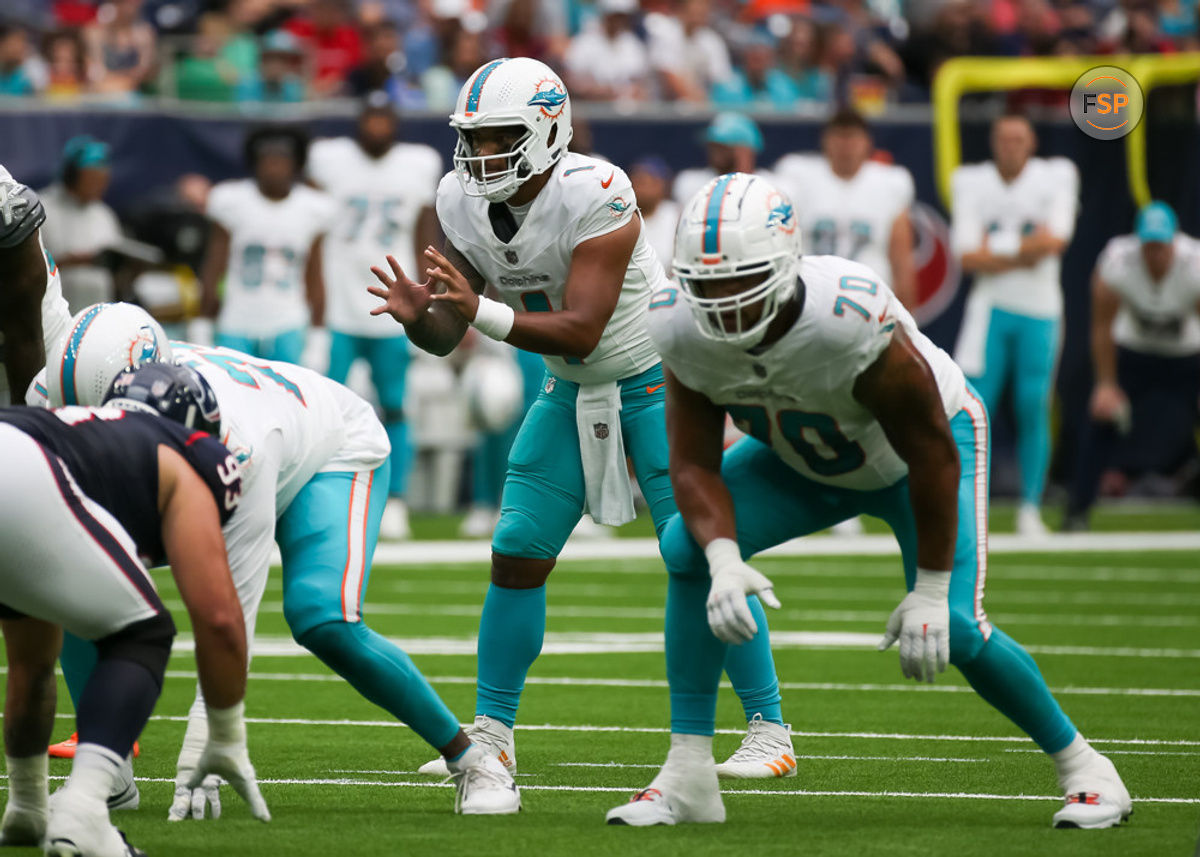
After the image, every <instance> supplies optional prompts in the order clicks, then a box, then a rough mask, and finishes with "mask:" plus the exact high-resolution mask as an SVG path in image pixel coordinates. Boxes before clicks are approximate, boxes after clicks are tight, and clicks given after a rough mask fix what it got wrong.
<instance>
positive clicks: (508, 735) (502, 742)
mask: <svg viewBox="0 0 1200 857" xmlns="http://www.w3.org/2000/svg"><path fill="white" fill-rule="evenodd" d="M463 731H464V732H466V733H467V737H468V738H470V739H471V743H473V744H478V745H479V747H480V749H482V750H483V751H484V752H485V753H487V754H488V755H489V756H494V757H495V758H496V759H497V760H499V762H500V764H501V765H503V766H504V767H505V769H507V770H508V772H509V774H516V772H517V745H516V744H515V743H514V741H513V731H512V730H511V729H509V728H508V727H507V726H505V725H504V724H503V723H501V722H500V721H499V720H493V719H492V718H491V717H488V716H487V715H485V714H480V715H477V716H476V717H475V722H474V723H472V724H471V725H470V726H468V727H467V728H466V729H464V730H463ZM417 773H418V774H432V775H433V776H435V777H448V776H450V769H449V768H448V767H447V766H446V760H445V759H443V758H442V757H441V756H438V757H437V758H436V759H434V760H433V761H432V762H426V763H425V764H424V765H422V766H421V767H419V768H417Z"/></svg>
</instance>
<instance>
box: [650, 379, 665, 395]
mask: <svg viewBox="0 0 1200 857" xmlns="http://www.w3.org/2000/svg"><path fill="white" fill-rule="evenodd" d="M666 385H667V382H666V381H663V382H662V383H661V384H655V385H654V386H653V387H647V388H646V392H647V393H649V394H651V395H653V394H654V393H657V392H658V391H659V390H661V389H662V388H663V387H665V386H666Z"/></svg>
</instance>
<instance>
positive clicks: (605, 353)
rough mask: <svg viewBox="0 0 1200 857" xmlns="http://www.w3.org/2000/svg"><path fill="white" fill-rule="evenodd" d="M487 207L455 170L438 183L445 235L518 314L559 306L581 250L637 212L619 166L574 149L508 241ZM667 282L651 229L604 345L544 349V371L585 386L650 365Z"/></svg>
mask: <svg viewBox="0 0 1200 857" xmlns="http://www.w3.org/2000/svg"><path fill="white" fill-rule="evenodd" d="M499 204H500V205H503V203H499ZM488 206H489V203H488V201H487V200H486V199H480V198H472V197H468V196H467V195H466V194H464V193H463V191H462V187H461V186H460V185H459V183H458V178H457V177H456V176H455V175H454V173H447V174H446V176H445V177H444V178H443V179H442V183H441V185H440V186H439V187H438V195H437V215H438V220H439V221H440V222H441V224H442V231H443V232H445V233H446V237H447V239H449V241H450V243H451V244H453V245H454V246H455V247H456V248H457V249H458V251H459V252H460V253H462V254H463V256H465V257H466V258H467V261H469V262H470V263H471V264H472V265H473V266H474V268H475V270H476V271H478V272H479V273H480V274H481V275H482V276H483V279H484V280H485V281H487V283H488V284H489V285H491V286H492V288H494V289H495V290H496V292H497V293H498V295H499V297H500V298H501V300H503V301H504V302H505V303H507V304H508V305H509V306H511V307H512V308H513V309H515V310H516V311H517V312H547V311H558V310H561V309H562V306H563V293H564V291H565V290H566V285H567V273H568V271H569V270H570V268H571V257H572V254H573V253H574V251H575V247H576V246H577V245H579V244H581V243H582V242H584V241H587V240H589V239H591V238H598V237H600V236H601V235H607V234H608V233H610V232H613V231H614V230H616V229H619V228H620V227H622V226H624V225H625V224H627V223H628V222H629V221H630V220H632V219H633V218H634V217H635V216H637V214H638V210H637V199H636V198H635V197H634V195H633V186H632V185H631V184H630V183H629V177H628V176H626V175H625V172H624V171H623V170H622V169H621V168H620V167H616V166H613V165H612V164H610V163H608V162H606V161H601V160H599V159H598V158H589V157H587V156H586V155H576V154H568V155H567V156H566V157H564V158H563V159H562V160H561V161H559V163H558V164H557V165H555V167H554V170H553V173H552V174H551V176H550V181H549V182H547V183H546V186H545V187H544V188H542V190H541V192H540V193H539V194H538V195H537V197H535V198H534V200H533V202H532V203H531V205H530V208H529V211H528V213H527V214H526V215H525V220H524V222H523V223H522V224H521V226H520V228H519V229H518V230H517V234H516V235H515V236H514V237H513V239H512V241H510V242H509V243H507V244H505V243H503V242H502V241H500V239H498V238H497V237H496V234H495V232H493V230H492V224H491V221H490V220H489V219H488ZM665 283H666V277H665V276H664V274H663V270H662V265H660V264H659V262H658V258H657V257H656V256H655V255H654V250H653V249H651V247H650V244H649V243H648V242H647V241H646V236H645V231H644V230H643V231H642V233H641V234H639V235H638V239H637V245H636V246H635V247H634V251H633V256H632V257H630V260H629V265H628V267H627V268H626V269H625V282H624V284H623V285H622V286H621V294H620V297H619V298H618V299H617V307H616V309H615V310H613V314H612V317H611V318H610V319H609V320H608V325H607V326H606V327H605V328H604V334H603V335H602V336H601V337H600V344H599V345H597V346H596V350H595V351H593V352H592V353H591V354H589V355H588V356H587V357H585V358H584V359H583V361H582V362H581V361H579V360H576V359H566V358H563V357H555V356H552V355H549V354H547V355H543V356H544V359H545V361H546V368H548V369H549V370H550V371H551V372H552V373H553V374H555V375H557V376H558V377H560V378H562V379H564V380H567V381H574V382H576V383H581V384H591V383H596V382H600V381H616V380H619V379H621V378H628V377H630V376H632V375H637V374H639V373H641V372H644V371H646V370H647V369H649V368H650V367H651V366H653V365H654V364H656V363H657V362H658V355H657V354H656V353H655V351H654V346H653V345H652V344H651V343H650V336H649V334H648V333H647V332H646V308H647V306H648V305H649V302H650V293H651V292H652V291H654V290H656V289H658V288H661V287H662V286H663V285H665Z"/></svg>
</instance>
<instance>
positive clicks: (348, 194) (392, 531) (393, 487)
mask: <svg viewBox="0 0 1200 857" xmlns="http://www.w3.org/2000/svg"><path fill="white" fill-rule="evenodd" d="M376 96H381V97H382V101H376V100H374V98H375V97H376ZM396 125H397V121H396V113H395V111H394V110H393V108H392V105H391V102H390V101H389V100H388V99H387V96H386V95H385V94H384V93H382V92H377V93H374V94H373V96H372V98H371V99H368V100H367V101H366V102H365V103H364V105H363V109H362V112H361V113H360V114H359V117H358V132H357V134H356V136H355V137H353V138H350V137H338V138H335V139H329V140H318V141H317V142H315V143H313V145H312V148H311V150H310V151H309V157H308V175H309V178H310V179H312V181H313V183H314V184H316V185H317V187H319V188H320V189H321V190H323V191H325V192H326V193H328V194H329V195H330V196H332V197H333V198H334V199H336V200H337V202H338V204H339V206H340V207H341V216H340V217H339V218H338V221H337V223H336V224H335V225H334V226H333V227H332V228H331V229H330V231H329V232H328V234H326V236H325V241H324V246H323V250H322V255H323V257H324V264H325V287H326V295H325V315H326V322H327V325H328V328H329V337H330V342H329V371H328V372H327V373H326V374H327V375H328V376H329V377H330V378H332V379H333V380H334V381H337V382H338V383H339V384H344V383H346V376H347V375H349V374H350V367H351V366H352V365H353V364H354V361H355V360H357V359H360V358H361V359H363V360H366V361H367V363H368V364H369V365H370V367H371V383H373V384H374V385H375V392H376V394H377V395H378V396H379V404H380V406H381V407H382V408H383V427H384V428H385V429H386V430H387V435H388V440H389V441H390V442H391V444H392V459H391V460H392V475H391V480H390V483H389V484H388V486H387V491H388V502H387V506H385V507H384V510H383V520H382V522H381V523H380V528H379V529H380V535H382V536H383V538H385V539H390V540H395V539H404V538H408V536H409V534H410V532H409V526H408V509H407V507H406V506H405V503H404V494H405V491H406V490H407V488H408V474H409V470H410V469H411V467H412V456H413V450H412V444H411V442H410V441H409V437H408V424H407V423H406V422H405V420H404V387H405V383H404V382H405V378H406V376H407V374H408V363H409V349H408V339H407V338H406V337H405V336H404V335H403V331H402V330H401V331H400V332H399V333H397V329H396V325H395V324H392V323H391V322H390V321H388V320H387V319H382V318H372V317H371V315H370V310H371V308H372V307H373V306H374V302H373V301H372V299H371V296H370V295H369V294H367V291H366V287H367V286H368V285H370V284H371V283H373V282H374V280H373V278H372V277H371V266H372V265H374V264H375V263H376V262H378V260H379V258H380V257H381V256H383V255H384V254H385V253H389V252H391V253H394V254H395V255H396V256H397V258H398V259H399V261H400V263H401V267H403V268H404V269H405V270H410V271H411V270H414V269H415V267H416V258H417V254H418V253H419V252H420V248H422V247H428V246H429V245H430V244H432V243H433V242H434V241H435V240H436V238H437V215H435V214H434V211H433V200H434V196H435V195H436V193H437V186H438V181H440V180H441V177H442V158H441V156H440V155H438V153H437V152H435V151H434V150H433V149H432V148H430V147H429V146H424V145H421V144H419V143H398V142H396Z"/></svg>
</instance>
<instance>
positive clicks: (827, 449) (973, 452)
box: [608, 174, 1131, 827]
mask: <svg viewBox="0 0 1200 857" xmlns="http://www.w3.org/2000/svg"><path fill="white" fill-rule="evenodd" d="M798 239H799V236H798V235H797V230H796V225H795V215H794V212H793V209H792V206H791V202H790V201H789V199H788V197H787V196H785V195H784V194H783V193H781V192H779V191H778V190H777V189H776V188H774V187H773V186H772V185H770V184H769V183H768V182H766V181H764V180H763V179H761V178H757V177H753V176H748V175H745V174H733V175H725V176H721V177H720V178H718V179H716V180H715V181H714V182H712V183H711V184H709V186H708V187H706V188H705V189H704V190H703V191H701V192H700V193H699V194H697V196H696V197H695V198H694V199H692V200H691V202H690V203H689V204H688V206H687V207H686V209H685V210H684V216H683V219H682V220H681V222H680V226H679V232H678V234H677V239H676V246H675V274H676V277H677V280H678V282H679V284H680V288H679V289H668V290H666V291H664V292H661V293H659V294H658V295H656V296H655V298H654V300H653V304H652V305H653V306H654V307H655V308H654V309H652V310H651V312H650V330H651V334H652V336H653V338H654V342H655V345H656V346H657V347H658V348H659V350H660V351H661V353H662V355H663V362H664V365H665V376H666V379H667V391H668V392H667V410H668V413H667V426H668V435H669V438H670V443H671V474H672V480H673V482H674V484H675V491H676V497H678V498H679V506H680V517H678V518H676V519H674V520H673V521H672V522H671V524H670V526H669V527H668V529H667V532H666V534H665V535H664V537H663V541H662V549H663V556H664V558H665V559H666V562H667V567H668V570H669V571H670V573H671V579H670V586H669V589H668V595H667V598H668V601H667V675H668V679H669V681H670V686H671V733H672V734H671V750H670V753H669V755H668V756H667V762H666V764H665V765H664V767H663V768H662V770H661V772H660V773H659V775H658V776H657V777H656V778H655V779H654V781H653V782H652V783H651V784H650V787H649V788H648V789H646V790H644V791H642V792H639V793H638V794H637V795H636V796H635V797H634V799H633V801H631V802H630V803H628V804H626V805H624V806H621V807H617V808H616V809H613V810H612V811H610V812H609V814H608V820H609V822H610V823H617V824H634V825H646V824H674V823H676V822H682V821H709V822H714V821H723V820H724V818H725V809H724V807H723V805H722V803H721V798H720V794H719V792H718V790H717V781H716V777H715V775H714V773H713V760H712V733H713V712H714V707H715V699H716V690H717V681H718V679H719V678H720V673H721V662H722V659H723V658H724V656H725V648H726V644H727V643H737V642H740V641H742V640H745V639H747V638H749V637H750V636H751V635H753V634H754V633H755V621H754V618H753V617H752V616H751V615H750V613H749V611H747V610H746V607H745V599H744V598H743V593H745V592H756V593H760V594H761V595H762V597H763V598H764V600H767V601H768V602H769V603H772V604H773V605H774V606H777V605H778V602H777V601H776V600H775V597H774V595H773V594H772V591H771V582H770V581H769V580H768V579H767V578H766V577H764V576H763V575H762V574H760V573H758V572H757V571H755V570H754V569H753V568H751V567H750V566H748V565H746V563H745V562H744V558H746V557H750V556H753V555H754V554H756V553H758V552H759V551H761V550H764V549H766V548H769V547H772V546H774V545H777V544H779V543H780V542H783V541H786V540H787V539H790V538H794V537H797V536H803V535H807V534H808V533H811V532H814V531H817V530H820V529H823V528H825V527H827V526H829V525H831V524H834V523H836V522H838V521H840V520H843V519H844V518H846V517H847V516H850V515H855V514H859V513H862V512H867V513H870V514H872V515H875V516H877V517H880V518H882V519H883V520H885V521H887V522H888V524H889V525H890V526H891V528H892V530H893V532H894V533H895V535H896V538H897V541H899V543H900V547H901V552H902V554H903V561H904V572H905V581H906V585H907V587H908V589H909V593H908V595H906V596H905V598H904V600H903V601H901V603H900V606H899V607H897V608H896V610H895V611H894V612H893V613H892V615H891V618H889V620H888V623H887V631H886V633H885V635H884V638H883V642H882V643H881V644H880V648H885V647H887V646H890V645H891V644H893V643H895V642H896V641H897V640H899V641H900V666H901V669H902V671H903V673H904V675H905V676H906V677H911V678H916V679H918V680H925V681H932V680H933V678H934V675H935V674H936V673H937V672H940V671H941V670H943V669H945V667H946V664H947V662H950V663H953V664H954V665H955V666H957V667H958V668H959V670H960V671H961V672H962V674H963V675H964V676H965V677H966V679H967V681H968V682H969V683H970V684H971V686H972V687H973V688H974V689H975V690H976V692H977V693H979V694H980V696H982V697H983V698H984V699H985V700H987V701H988V702H989V703H991V704H992V705H994V706H995V707H996V708H997V709H999V710H1000V711H1001V712H1002V713H1003V714H1005V715H1006V716H1007V717H1009V718H1010V719H1011V720H1012V721H1013V722H1014V723H1016V724H1017V725H1018V726H1020V727H1021V728H1022V729H1023V730H1024V731H1025V732H1026V733H1027V734H1028V735H1029V736H1030V737H1031V738H1033V740H1034V741H1035V742H1036V743H1037V744H1038V745H1039V746H1040V747H1041V748H1042V749H1043V750H1044V751H1045V752H1046V753H1048V754H1050V755H1051V756H1052V758H1053V759H1054V762H1055V764H1056V766H1057V768H1058V776H1059V783H1060V785H1061V786H1062V787H1063V790H1064V792H1065V793H1066V801H1065V805H1064V806H1063V808H1062V809H1060V810H1059V811H1058V813H1056V814H1055V816H1054V823H1055V824H1056V825H1057V826H1060V827H1109V826H1113V825H1116V824H1119V823H1120V822H1121V821H1123V820H1124V819H1125V818H1127V817H1128V815H1129V814H1130V812H1131V804H1130V799H1129V794H1128V792H1126V790H1125V787H1124V785H1123V784H1122V782H1121V779H1120V777H1119V776H1118V775H1117V772H1116V769H1115V768H1114V767H1113V765H1112V763H1111V762H1110V761H1109V760H1108V759H1107V758H1105V757H1104V756H1102V755H1100V754H1099V753H1097V752H1096V751H1095V750H1094V749H1092V748H1091V747H1090V746H1089V745H1088V743H1087V742H1086V741H1084V739H1083V737H1082V736H1081V735H1080V734H1079V732H1078V731H1077V730H1076V729H1075V727H1074V726H1073V725H1072V723H1071V721H1070V720H1068V719H1067V717H1066V715H1065V714H1064V713H1063V712H1062V709H1061V708H1059V706H1058V703H1057V702H1056V701H1055V700H1054V698H1053V696H1051V694H1050V691H1049V689H1048V688H1047V687H1046V684H1045V682H1044V680H1043V679H1042V677H1041V675H1040V673H1039V672H1038V668H1037V665H1036V664H1035V663H1034V662H1033V659H1032V658H1030V656H1029V655H1028V654H1027V653H1026V652H1025V650H1024V649H1022V648H1021V647H1020V646H1019V645H1018V644H1017V643H1016V642H1014V641H1013V640H1012V639H1011V638H1009V637H1008V636H1007V635H1006V634H1004V632H1002V631H1001V630H999V629H998V628H995V627H993V626H992V625H991V624H990V623H989V622H988V620H987V616H986V614H985V613H984V611H983V587H984V578H985V573H986V570H987V496H988V495H987V478H988V424H987V410H986V409H985V408H984V406H983V404H982V403H981V402H980V401H979V399H978V398H977V397H976V396H975V394H974V391H973V390H972V389H971V387H970V385H968V384H967V383H966V382H965V380H964V378H963V375H962V372H961V371H960V370H959V369H958V367H957V366H955V364H954V363H953V361H952V360H951V359H950V357H949V355H947V354H946V353H945V352H943V351H942V350H941V349H939V348H937V347H936V346H935V345H933V343H931V342H930V341H929V340H928V339H927V338H926V337H925V336H924V335H923V334H921V333H920V332H919V331H918V330H917V327H916V324H915V323H914V322H913V319H912V316H910V315H909V314H908V312H907V311H906V310H905V309H904V307H903V306H902V305H901V304H900V302H899V301H898V300H897V299H896V297H895V295H894V294H893V293H892V291H891V289H889V288H888V286H887V285H886V284H885V283H883V282H882V281H881V280H880V278H879V277H878V275H876V274H875V272H874V271H872V270H871V269H870V268H867V267H866V266H864V265H860V264H858V263H856V262H851V261H849V260H846V259H841V258H838V257H836V256H815V257H804V258H801V259H799V261H797V257H798V252H799V240H798ZM726 413H729V414H730V415H732V416H733V418H734V419H735V420H737V421H738V422H739V423H740V424H741V426H742V427H744V428H745V429H746V430H747V431H748V433H749V434H750V435H751V437H749V438H745V439H743V440H742V441H740V442H739V443H738V444H737V445H736V446H735V447H733V448H732V449H731V450H730V451H729V452H728V453H726V455H725V456H724V460H722V456H721V440H722V427H723V424H724V416H725V414H726ZM710 577H711V580H710V579H709V578H710ZM706 608H707V615H708V624H707V627H706V625H705V621H704V616H705V610H706Z"/></svg>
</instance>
